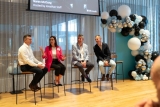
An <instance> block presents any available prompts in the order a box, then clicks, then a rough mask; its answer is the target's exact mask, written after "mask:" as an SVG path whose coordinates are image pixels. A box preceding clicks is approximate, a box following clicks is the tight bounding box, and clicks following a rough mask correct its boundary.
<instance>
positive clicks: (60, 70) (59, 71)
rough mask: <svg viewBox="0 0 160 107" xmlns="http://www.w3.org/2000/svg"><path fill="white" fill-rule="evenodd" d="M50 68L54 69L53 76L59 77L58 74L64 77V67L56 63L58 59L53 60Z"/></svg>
mask: <svg viewBox="0 0 160 107" xmlns="http://www.w3.org/2000/svg"><path fill="white" fill-rule="evenodd" d="M51 68H54V69H55V75H56V76H59V74H61V75H64V73H65V70H66V67H65V66H64V65H63V64H62V63H61V62H59V61H58V59H53V60H52V64H51Z"/></svg>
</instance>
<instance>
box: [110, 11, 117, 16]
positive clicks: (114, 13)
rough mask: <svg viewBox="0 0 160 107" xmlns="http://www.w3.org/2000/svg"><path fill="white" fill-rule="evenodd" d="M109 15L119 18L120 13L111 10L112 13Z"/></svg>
mask: <svg viewBox="0 0 160 107" xmlns="http://www.w3.org/2000/svg"><path fill="white" fill-rule="evenodd" d="M109 15H110V16H117V15H118V12H117V10H111V11H110V12H109Z"/></svg>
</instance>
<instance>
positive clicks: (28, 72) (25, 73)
mask: <svg viewBox="0 0 160 107" xmlns="http://www.w3.org/2000/svg"><path fill="white" fill-rule="evenodd" d="M17 72H18V67H17ZM29 74H32V75H33V77H34V73H33V72H30V71H25V72H22V73H17V74H15V75H17V89H18V76H19V75H25V88H24V89H25V99H27V93H26V75H29ZM39 85H40V88H41V84H40V83H39ZM40 95H41V101H42V93H41V89H40ZM34 102H35V105H36V97H35V91H34ZM17 103H18V93H16V104H17Z"/></svg>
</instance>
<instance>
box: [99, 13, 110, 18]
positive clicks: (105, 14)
mask: <svg viewBox="0 0 160 107" xmlns="http://www.w3.org/2000/svg"><path fill="white" fill-rule="evenodd" d="M101 18H102V19H108V18H109V13H108V12H102V13H101Z"/></svg>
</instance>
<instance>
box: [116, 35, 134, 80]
mask: <svg viewBox="0 0 160 107" xmlns="http://www.w3.org/2000/svg"><path fill="white" fill-rule="evenodd" d="M130 38H132V36H127V37H126V36H122V35H121V34H120V33H116V54H117V56H118V57H117V61H118V60H122V61H123V71H124V78H125V79H126V78H129V75H128V72H129V71H130V70H135V68H134V66H135V65H136V64H135V59H134V57H133V56H132V54H131V50H130V49H129V48H128V45H127V43H128V40H129V39H130ZM121 69H122V68H121V64H117V72H119V73H121ZM118 79H122V75H119V76H118Z"/></svg>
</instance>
